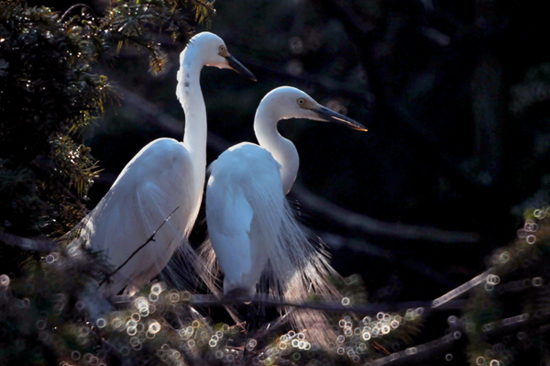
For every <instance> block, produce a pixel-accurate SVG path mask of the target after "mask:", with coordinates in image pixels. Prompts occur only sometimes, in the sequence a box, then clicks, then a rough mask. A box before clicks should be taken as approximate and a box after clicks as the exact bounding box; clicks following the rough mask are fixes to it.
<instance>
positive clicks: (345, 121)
mask: <svg viewBox="0 0 550 366" xmlns="http://www.w3.org/2000/svg"><path fill="white" fill-rule="evenodd" d="M311 110H312V111H313V112H315V113H317V115H319V118H320V119H322V120H323V121H327V122H333V123H337V124H339V125H343V126H346V127H348V128H351V129H353V130H356V131H368V130H367V129H366V128H365V126H363V125H362V124H360V123H358V122H355V121H354V120H352V119H351V118H348V117H346V116H344V115H343V114H340V113H336V112H334V111H333V110H332V109H328V108H327V107H323V106H322V105H320V106H318V107H315V108H312V109H311Z"/></svg>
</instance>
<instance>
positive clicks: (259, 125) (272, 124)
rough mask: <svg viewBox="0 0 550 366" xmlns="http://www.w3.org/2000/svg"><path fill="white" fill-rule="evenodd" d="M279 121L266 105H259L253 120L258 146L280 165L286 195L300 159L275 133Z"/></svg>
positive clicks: (288, 143)
mask: <svg viewBox="0 0 550 366" xmlns="http://www.w3.org/2000/svg"><path fill="white" fill-rule="evenodd" d="M280 119H281V117H280V116H278V114H277V112H276V110H275V109H273V108H266V104H263V103H260V106H259V107H258V110H257V111H256V117H255V118H254V132H255V133H256V138H257V139H258V142H259V143H260V146H262V147H263V148H265V149H266V150H267V151H269V152H270V153H271V155H273V157H274V158H275V160H277V162H278V163H279V164H281V167H282V168H281V170H280V172H281V180H282V181H283V192H284V194H285V195H286V194H288V192H290V189H291V188H292V185H293V184H294V181H295V180H296V176H297V175H298V168H299V167H300V157H299V156H298V151H297V150H296V147H295V146H294V144H293V143H292V142H291V141H290V140H289V139H286V138H284V137H283V136H281V134H280V133H279V131H277V123H278V122H279V120H280Z"/></svg>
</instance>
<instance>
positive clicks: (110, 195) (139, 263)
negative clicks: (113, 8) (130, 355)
mask: <svg viewBox="0 0 550 366" xmlns="http://www.w3.org/2000/svg"><path fill="white" fill-rule="evenodd" d="M203 66H213V67H218V68H221V69H233V70H235V71H237V72H238V73H240V74H242V75H244V76H246V77H248V78H249V79H252V80H256V78H255V77H254V75H253V74H252V73H251V72H250V71H249V70H248V69H246V68H245V67H244V66H243V65H242V64H241V63H239V62H238V61H237V60H236V59H235V58H234V57H233V56H231V54H230V53H229V52H228V50H227V46H226V45H225V43H224V41H223V40H222V39H221V38H220V37H218V36H216V35H215V34H212V33H209V32H203V33H199V34H197V35H195V36H194V37H193V38H192V39H191V40H190V41H189V44H188V45H187V46H186V48H185V49H184V50H183V52H182V53H181V55H180V69H179V71H178V74H177V79H178V84H177V91H176V95H177V97H178V99H179V101H180V103H181V105H182V107H183V110H184V113H185V131H184V137H183V142H182V141H177V140H175V139H172V138H159V139H156V140H154V141H152V142H151V143H149V144H148V145H147V146H145V147H143V148H142V149H141V150H140V151H139V152H138V153H137V155H136V156H134V158H133V159H132V160H131V161H130V162H129V163H128V164H127V165H126V166H125V167H124V169H123V170H122V172H121V173H120V175H119V176H118V178H117V179H116V181H115V182H114V183H113V185H112V187H111V188H110V190H109V191H108V192H107V194H106V195H105V196H104V197H103V199H102V200H101V201H100V202H99V203H98V205H97V206H96V207H95V208H94V209H93V210H92V211H91V212H90V213H89V214H88V215H87V216H86V217H85V218H84V219H83V220H82V222H81V224H80V225H79V226H78V227H77V228H78V229H79V230H80V232H79V234H78V235H79V237H78V239H77V240H76V243H78V244H80V243H82V244H84V245H87V246H89V247H90V248H91V249H92V250H93V251H96V252H101V253H102V254H103V255H104V256H105V258H106V260H107V262H108V263H109V264H110V265H111V266H112V267H113V269H116V271H115V273H112V276H111V278H110V281H108V282H106V283H103V284H102V285H101V286H100V287H101V289H102V290H103V291H105V292H107V293H109V294H117V293H118V292H120V291H121V290H122V289H124V288H125V287H126V291H125V292H127V293H132V292H135V290H136V289H139V288H140V287H142V286H143V285H145V284H146V283H147V282H149V281H150V280H151V279H152V278H153V277H155V276H156V275H158V274H159V273H160V271H161V270H162V269H163V268H164V267H165V266H166V264H167V262H168V261H169V259H170V258H171V257H172V255H173V254H174V252H175V251H176V250H177V249H178V248H180V249H181V250H182V251H183V252H184V253H183V254H182V256H181V257H183V258H184V259H185V260H187V264H189V265H190V267H189V268H191V266H194V265H195V264H196V255H195V253H194V251H193V250H192V248H190V246H189V245H188V243H187V238H188V235H189V233H190V231H191V228H192V227H193V224H194V223H195V219H196V217H197V214H198V211H199V207H200V203H201V200H202V194H203V190H204V179H205V169H206V135H207V126H206V108H205V104H204V99H203V95H202V91H201V87H200V73H201V70H202V68H203ZM157 230H158V231H157ZM155 231H156V232H155ZM153 234H154V238H153V241H151V242H149V243H148V244H147V245H145V246H143V244H144V243H146V242H147V240H148V238H150V237H151V236H152V235H153ZM128 259H130V260H128Z"/></svg>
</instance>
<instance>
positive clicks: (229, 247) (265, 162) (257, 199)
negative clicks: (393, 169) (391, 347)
mask: <svg viewBox="0 0 550 366" xmlns="http://www.w3.org/2000/svg"><path fill="white" fill-rule="evenodd" d="M289 118H306V119H311V120H317V121H326V122H335V123H339V124H343V125H345V126H347V127H350V128H353V129H355V130H360V131H366V129H365V127H363V126H362V125H360V124H359V123H357V122H355V121H353V120H351V119H349V118H347V117H345V116H343V115H341V114H338V113H336V112H334V111H332V110H330V109H328V108H326V107H323V106H321V105H319V104H318V103H317V102H316V101H315V100H313V99H312V98H311V97H310V96H309V95H307V94H306V93H304V92H303V91H301V90H298V89H296V88H292V87H288V86H285V87H280V88H277V89H274V90H272V91H271V92H269V93H268V94H267V95H266V96H265V97H264V98H263V99H262V101H261V103H260V105H259V107H258V109H257V111H256V116H255V119H254V131H255V133H256V137H257V139H258V141H259V143H260V145H256V144H253V143H248V142H244V143H240V144H237V145H235V146H232V147H230V148H229V149H228V150H226V151H225V152H223V153H222V154H221V155H220V156H219V157H218V159H217V160H216V161H214V162H213V163H212V164H211V166H210V167H209V170H210V177H209V179H208V184H207V189H206V221H207V226H208V233H209V237H210V242H211V247H210V243H209V242H208V241H207V242H206V243H205V245H204V248H203V249H202V250H203V255H204V256H205V258H207V262H209V263H210V264H209V265H210V266H213V265H214V259H213V258H214V257H213V255H212V252H211V248H213V250H214V252H215V256H216V258H217V261H218V263H219V265H220V267H221V269H222V271H223V273H224V275H225V278H224V283H223V291H224V293H225V294H228V293H238V294H245V295H249V296H250V295H254V294H255V293H256V285H257V284H258V282H259V280H260V277H261V276H262V274H264V275H266V278H267V280H268V283H269V286H270V292H272V293H274V294H277V295H282V296H284V299H285V300H287V301H303V300H305V299H306V298H307V296H308V293H309V291H310V290H311V289H313V291H315V293H317V294H321V295H336V293H337V291H336V290H335V289H334V288H333V287H332V286H331V285H330V283H329V277H330V275H335V271H334V270H333V269H332V268H331V267H330V265H329V263H328V260H327V255H326V253H325V251H324V250H323V249H322V248H320V247H319V246H316V245H315V244H314V243H313V242H312V240H310V237H311V236H310V234H309V233H308V230H307V229H305V228H304V227H303V226H302V225H301V224H300V223H299V222H298V221H297V220H296V218H295V216H294V213H293V210H292V209H291V207H290V205H289V203H288V202H287V200H286V199H285V196H286V194H288V192H289V191H290V189H291V188H292V185H293V184H294V181H295V179H296V175H297V174H298V167H299V156H298V152H297V150H296V147H295V146H294V144H293V143H292V142H291V141H290V140H288V139H286V138H284V137H282V136H281V135H280V134H279V132H278V131H277V123H278V122H279V121H280V120H283V119H289ZM300 313H301V314H302V316H299V314H300ZM292 314H294V315H296V317H295V318H294V319H293V320H294V325H295V326H297V327H307V326H311V325H313V324H315V323H317V322H318V320H319V316H316V315H315V314H304V312H303V311H302V312H301V311H295V312H293V313H292ZM291 318H292V316H291Z"/></svg>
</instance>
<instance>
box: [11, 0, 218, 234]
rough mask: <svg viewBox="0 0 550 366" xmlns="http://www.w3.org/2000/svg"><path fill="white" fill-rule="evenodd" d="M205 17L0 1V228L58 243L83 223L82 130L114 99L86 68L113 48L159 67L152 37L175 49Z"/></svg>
mask: <svg viewBox="0 0 550 366" xmlns="http://www.w3.org/2000/svg"><path fill="white" fill-rule="evenodd" d="M211 14H213V7H212V5H211V4H209V3H201V2H195V1H176V0H167V1H138V0H131V1H116V2H112V7H111V8H110V9H108V11H107V13H106V15H105V16H104V17H98V16H97V15H95V14H94V13H93V12H92V11H91V10H90V9H88V8H87V7H85V6H82V5H77V6H75V7H73V8H71V9H69V10H68V11H66V12H65V13H64V14H61V13H59V12H55V11H53V10H52V9H49V8H46V7H28V6H26V5H25V3H24V2H22V1H2V2H0V229H1V230H5V231H9V232H13V233H17V234H20V235H24V236H29V235H36V234H40V233H42V234H52V233H53V234H59V233H62V232H64V231H66V230H67V229H69V228H70V227H72V226H73V225H74V224H75V223H76V222H78V220H79V219H80V218H81V217H82V216H83V215H84V213H85V212H84V206H83V205H82V204H81V202H80V201H81V200H85V199H86V194H87V192H88V189H89V188H90V186H91V184H92V182H93V178H94V177H95V176H96V174H97V173H98V170H99V167H98V164H97V161H96V160H95V159H94V158H93V157H92V155H91V152H90V150H89V149H88V148H87V147H85V146H83V145H82V144H80V142H79V133H80V132H81V130H82V128H83V127H85V126H87V125H88V124H90V123H91V122H92V121H93V118H94V117H95V116H97V115H98V113H101V112H102V110H103V106H104V104H105V103H106V102H107V101H108V100H109V99H113V98H116V97H115V96H114V94H113V93H112V88H111V86H110V84H109V82H108V80H107V78H106V77H104V76H102V75H97V74H95V73H94V70H93V68H92V67H93V65H94V63H97V62H106V61H108V60H109V58H112V57H113V56H116V51H117V50H118V49H120V48H121V47H122V46H123V45H125V44H127V45H135V46H136V47H138V48H140V49H144V50H146V53H147V54H148V55H149V58H150V61H151V68H152V70H153V71H159V70H160V69H162V67H163V62H164V58H163V54H162V52H161V51H160V47H159V44H158V43H157V42H155V31H157V32H158V31H166V32H170V33H171V35H172V37H173V38H174V39H175V40H178V41H182V42H185V41H186V40H187V39H188V38H189V35H190V31H191V30H192V28H193V26H194V25H195V24H196V21H204V20H207V19H208V17H209V16H210V15H211Z"/></svg>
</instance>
